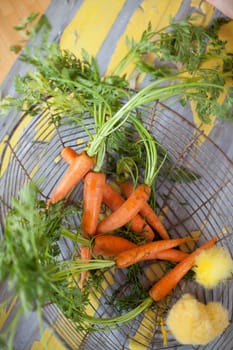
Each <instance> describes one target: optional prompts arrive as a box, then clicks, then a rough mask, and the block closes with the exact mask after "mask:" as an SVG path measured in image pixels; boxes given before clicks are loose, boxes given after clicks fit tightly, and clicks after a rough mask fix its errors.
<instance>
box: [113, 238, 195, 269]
mask: <svg viewBox="0 0 233 350" xmlns="http://www.w3.org/2000/svg"><path fill="white" fill-rule="evenodd" d="M191 240H193V238H191V237H184V238H176V239H166V240H160V241H155V242H150V243H146V244H142V245H140V246H137V247H136V248H133V249H130V250H127V251H126V252H122V253H120V254H118V255H117V256H116V258H115V261H116V266H117V267H119V268H123V267H128V266H130V265H133V264H135V263H137V262H139V261H143V260H147V257H148V258H149V259H150V257H151V256H152V254H156V253H158V252H160V251H162V250H167V249H170V248H174V247H176V246H178V245H180V244H183V243H186V242H189V241H191ZM167 260H169V259H168V258H167Z"/></svg>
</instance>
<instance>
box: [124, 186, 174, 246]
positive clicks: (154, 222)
mask: <svg viewBox="0 0 233 350" xmlns="http://www.w3.org/2000/svg"><path fill="white" fill-rule="evenodd" d="M120 189H121V191H122V192H123V194H124V195H125V196H126V197H127V198H128V197H129V196H130V195H131V193H132V192H133V190H134V186H133V184H132V183H131V182H129V181H126V182H123V183H121V184H120ZM140 214H141V215H142V217H143V218H144V219H145V220H146V222H147V223H148V224H149V225H150V226H151V227H152V228H153V229H154V230H156V231H157V232H158V234H159V235H160V236H161V238H163V239H169V234H168V232H167V230H166V228H165V227H164V225H163V224H162V222H161V221H160V219H159V217H158V216H157V215H156V214H155V212H154V210H153V209H152V208H151V206H150V205H149V204H148V203H145V205H144V206H143V207H142V208H141V209H140Z"/></svg>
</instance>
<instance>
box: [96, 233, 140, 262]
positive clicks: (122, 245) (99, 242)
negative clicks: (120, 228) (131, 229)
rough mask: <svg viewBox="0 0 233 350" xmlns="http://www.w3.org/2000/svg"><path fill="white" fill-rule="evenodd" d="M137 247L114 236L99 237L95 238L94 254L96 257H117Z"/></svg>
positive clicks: (126, 240)
mask: <svg viewBox="0 0 233 350" xmlns="http://www.w3.org/2000/svg"><path fill="white" fill-rule="evenodd" d="M136 246H137V245H136V244H135V243H133V242H131V241H129V240H128V239H125V238H123V237H119V236H114V235H99V236H96V237H95V241H94V245H93V248H92V253H93V255H95V256H98V255H101V256H104V257H109V256H116V255H118V254H119V253H121V252H124V251H126V250H129V249H132V248H134V247H136Z"/></svg>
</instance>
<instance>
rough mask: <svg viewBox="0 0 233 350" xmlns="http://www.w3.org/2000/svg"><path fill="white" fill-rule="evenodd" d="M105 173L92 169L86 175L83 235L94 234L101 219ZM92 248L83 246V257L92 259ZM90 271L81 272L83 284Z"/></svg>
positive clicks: (82, 284)
mask: <svg viewBox="0 0 233 350" xmlns="http://www.w3.org/2000/svg"><path fill="white" fill-rule="evenodd" d="M105 178H106V176H105V174H104V173H99V172H94V171H90V172H88V173H87V174H86V176H85V177H84V187H83V215H82V233H83V236H84V237H85V236H87V237H90V236H93V235H94V234H95V232H96V227H97V223H98V219H99V213H100V208H101V204H102V198H103V186H104V183H105ZM91 255H92V253H91V249H90V248H89V247H85V246H84V247H82V248H81V259H91ZM87 275H88V272H87V271H83V272H82V273H81V286H82V288H83V287H84V284H85V282H86V279H87Z"/></svg>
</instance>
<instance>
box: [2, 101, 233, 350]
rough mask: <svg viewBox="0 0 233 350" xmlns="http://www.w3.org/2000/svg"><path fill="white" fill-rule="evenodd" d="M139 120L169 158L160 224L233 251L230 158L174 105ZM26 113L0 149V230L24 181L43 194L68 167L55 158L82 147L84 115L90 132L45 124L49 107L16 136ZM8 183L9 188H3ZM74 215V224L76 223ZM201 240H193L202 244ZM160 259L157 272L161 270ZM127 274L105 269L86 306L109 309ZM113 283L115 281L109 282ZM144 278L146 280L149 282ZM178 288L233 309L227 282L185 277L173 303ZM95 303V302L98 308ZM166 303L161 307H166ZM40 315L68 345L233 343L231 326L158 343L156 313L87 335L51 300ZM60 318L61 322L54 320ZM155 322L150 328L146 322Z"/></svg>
mask: <svg viewBox="0 0 233 350" xmlns="http://www.w3.org/2000/svg"><path fill="white" fill-rule="evenodd" d="M141 114H142V117H143V121H144V123H145V125H146V126H147V128H148V130H149V131H150V132H151V134H153V136H154V137H155V138H156V140H157V141H158V142H159V143H160V144H161V145H163V147H164V148H165V149H166V150H167V151H168V153H169V156H170V158H169V159H170V161H171V164H170V167H169V169H166V168H162V169H161V172H160V174H159V176H158V178H157V181H156V201H157V213H158V214H163V216H164V224H165V226H166V227H167V229H168V231H169V232H170V234H171V236H172V237H179V236H183V235H185V234H189V233H190V232H192V231H199V230H200V231H201V238H200V242H201V241H205V240H207V239H209V238H211V237H213V236H215V235H218V237H219V244H221V245H224V246H226V247H227V248H228V250H229V251H230V252H231V255H232V256H233V249H232V243H233V219H232V212H231V211H232V207H233V163H232V161H231V160H230V159H228V158H227V156H226V155H225V154H224V153H223V152H222V151H221V149H220V148H219V147H218V146H217V145H215V144H214V142H213V141H211V140H210V139H209V138H208V137H206V136H205V135H204V134H203V133H202V132H201V131H200V130H199V129H197V128H196V127H195V126H194V125H193V124H192V123H191V122H189V121H188V120H187V119H186V118H185V117H183V116H182V115H181V114H179V113H178V112H177V111H175V110H174V109H171V108H170V107H168V106H165V105H163V104H161V103H159V102H156V103H155V104H153V105H148V106H144V107H143V108H142V109H141ZM26 118H27V115H26V114H25V115H24V116H23V117H22V118H21V120H20V121H19V122H18V124H17V125H15V127H14V128H13V129H12V132H11V134H10V135H9V138H8V140H7V142H6V144H5V148H4V150H3V152H2V158H1V168H0V171H1V173H2V176H1V179H0V185H1V186H0V198H1V203H2V204H1V209H0V214H1V220H0V223H1V228H2V231H3V229H4V218H5V216H6V214H7V211H8V210H9V208H10V206H11V200H12V197H13V196H17V194H18V191H19V189H20V188H21V187H22V185H23V184H24V183H25V182H27V181H29V180H31V179H37V180H39V179H40V180H41V181H42V182H41V190H42V193H41V196H43V197H44V198H48V197H49V195H50V194H51V192H52V191H53V189H54V187H55V186H56V184H57V183H58V181H59V179H60V178H61V177H62V175H63V174H64V172H65V170H66V168H67V165H66V164H65V162H63V160H62V159H61V157H60V152H61V150H62V147H64V146H70V147H73V148H74V149H75V150H76V151H77V152H79V151H81V150H82V149H83V148H84V147H85V145H86V143H87V142H88V141H89V136H88V133H90V134H93V132H94V130H93V125H92V121H91V120H88V119H86V120H85V128H86V129H87V130H88V133H87V132H86V131H85V130H84V129H83V128H81V127H79V126H74V125H72V124H71V123H64V124H62V125H61V126H60V127H59V128H57V127H54V126H53V125H51V124H50V123H49V118H50V114H49V111H47V110H44V111H42V112H41V114H40V115H38V116H36V117H33V119H31V121H30V122H28V123H27V124H26V126H25V127H24V129H23V132H22V133H21V135H20V136H19V137H18V136H17V137H16V135H18V133H19V131H18V130H19V128H20V126H21V125H24V124H23V123H24V122H25V119H26ZM129 137H130V135H129ZM5 189H7V190H5ZM81 193H82V184H80V185H78V186H77V188H76V189H75V192H74V193H73V194H72V196H71V200H72V199H73V200H74V201H76V202H77V201H78V200H79V198H81ZM78 223H79V221H78V220H77V221H76V222H75V224H76V225H78ZM200 242H199V243H200ZM72 249H73V246H72V244H70V242H69V241H67V240H65V239H64V240H63V241H62V242H61V250H62V254H63V257H64V259H65V258H67V257H68V256H69V254H70V253H71V251H72ZM144 268H145V271H147V273H148V276H149V275H150V276H153V281H156V280H157V279H158V278H159V276H158V274H157V272H156V271H154V270H153V268H152V267H150V266H148V265H145V266H144ZM164 272H165V270H164V266H163V265H162V264H161V266H160V273H164ZM124 278H125V272H124V271H121V272H119V271H118V272H116V271H115V270H114V269H113V270H110V271H108V272H104V273H103V285H102V286H101V289H100V290H98V291H97V290H95V289H93V290H91V294H92V300H94V301H91V302H90V308H91V309H92V312H93V313H94V314H95V315H98V316H99V317H110V316H113V315H114V314H115V312H116V311H115V309H114V306H113V305H110V304H109V296H110V295H111V294H112V293H113V291H114V290H115V289H116V288H117V287H120V286H121V285H122V283H123V281H124ZM112 281H114V283H112ZM153 281H151V279H150V278H149V277H148V278H147V281H146V283H147V284H148V285H150V284H152V283H153ZM184 291H187V292H191V293H192V292H193V293H195V295H196V296H197V297H198V298H199V300H200V301H203V302H207V301H210V300H211V301H220V302H221V303H222V304H223V305H224V306H225V307H226V308H227V309H228V310H229V314H230V315H232V313H233V302H232V291H233V286H232V281H229V283H227V284H223V285H220V286H218V287H217V288H215V289H214V290H204V289H203V288H201V287H200V286H197V285H194V284H193V283H192V281H190V282H186V281H185V282H183V284H182V283H181V284H179V286H178V287H177V288H176V290H175V293H174V295H173V296H172V299H171V301H170V302H171V304H170V305H172V303H174V302H175V301H176V300H177V299H178V298H179V297H180V296H181V294H182V293H184ZM96 301H98V303H99V307H98V308H96V305H97V303H96ZM165 308H166V306H165ZM43 315H44V318H45V320H46V321H47V322H48V323H49V324H50V325H51V327H52V328H53V329H54V331H55V332H56V333H57V335H58V336H59V337H60V338H61V339H62V340H63V342H64V344H65V346H66V347H67V348H68V349H81V350H82V349H84V350H92V349H93V350H96V349H100V348H101V349H103V350H114V349H129V346H130V342H131V341H132V340H133V341H134V342H135V343H138V344H140V345H141V346H142V347H143V346H144V348H145V349H149V350H152V349H162V348H163V349H176V348H178V347H179V349H185V350H186V349H194V348H195V349H206V350H207V349H208V350H211V349H221V348H223V347H224V349H229V350H230V349H231V348H232V345H231V344H232V343H233V329H232V324H231V325H230V326H229V327H228V328H227V330H226V331H225V332H224V334H223V335H222V336H221V337H219V338H217V339H216V340H215V341H213V342H212V343H210V344H209V345H207V346H205V347H201V346H200V347H192V346H189V347H186V346H185V347H183V346H181V345H180V344H178V343H177V341H176V340H175V339H174V337H173V336H172V335H171V334H169V335H168V345H165V344H163V338H162V335H161V326H160V325H159V323H156V310H155V312H154V313H145V314H143V315H140V316H139V317H138V318H137V319H135V320H134V321H133V322H131V323H130V324H128V325H127V326H125V327H123V328H120V329H118V330H114V331H108V332H93V333H85V332H83V331H81V330H77V329H76V327H75V325H73V324H72V323H71V322H70V321H68V320H66V319H65V317H64V316H63V315H61V313H60V311H59V310H58V308H57V307H56V305H47V306H46V307H45V308H44V313H43ZM58 321H59V322H58ZM151 324H153V328H151ZM80 344H81V345H80Z"/></svg>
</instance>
